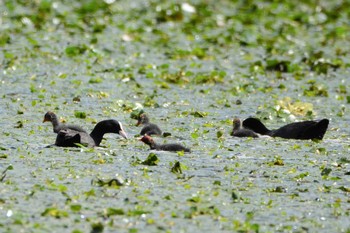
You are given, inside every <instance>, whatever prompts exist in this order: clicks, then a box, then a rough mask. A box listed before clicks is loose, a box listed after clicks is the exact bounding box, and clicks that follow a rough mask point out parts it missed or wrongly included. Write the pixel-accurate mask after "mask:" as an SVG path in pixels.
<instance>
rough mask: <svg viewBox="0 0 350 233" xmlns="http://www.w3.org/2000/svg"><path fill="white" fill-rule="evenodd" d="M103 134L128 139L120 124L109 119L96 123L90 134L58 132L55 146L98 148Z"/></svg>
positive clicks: (68, 130)
mask: <svg viewBox="0 0 350 233" xmlns="http://www.w3.org/2000/svg"><path fill="white" fill-rule="evenodd" d="M105 133H117V134H119V135H120V136H122V137H123V138H126V139H127V138H128V137H127V135H126V133H125V131H124V130H123V126H122V124H121V123H120V122H118V121H116V120H112V119H111V120H104V121H100V122H98V123H97V124H96V126H95V128H94V129H93V130H92V132H91V133H90V134H88V133H86V132H81V131H76V130H73V129H63V130H60V131H59V132H58V134H57V137H56V142H55V145H56V146H62V147H77V146H78V145H77V144H81V145H84V146H88V147H94V146H99V145H100V143H101V141H102V138H103V135H104V134H105Z"/></svg>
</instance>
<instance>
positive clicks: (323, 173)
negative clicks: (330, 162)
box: [321, 168, 332, 176]
mask: <svg viewBox="0 0 350 233" xmlns="http://www.w3.org/2000/svg"><path fill="white" fill-rule="evenodd" d="M331 172H332V169H331V168H325V169H323V170H322V171H321V176H328V175H329V174H330V173H331Z"/></svg>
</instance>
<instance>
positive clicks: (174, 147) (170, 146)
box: [140, 135, 191, 152]
mask: <svg viewBox="0 0 350 233" xmlns="http://www.w3.org/2000/svg"><path fill="white" fill-rule="evenodd" d="M140 141H142V142H144V143H145V144H147V145H149V147H150V148H151V150H163V151H175V152H177V151H184V152H191V150H190V149H189V148H186V147H184V146H182V145H180V144H177V143H169V144H158V143H156V142H155V141H154V140H153V138H151V137H150V136H149V135H144V136H143V137H142V138H141V139H140Z"/></svg>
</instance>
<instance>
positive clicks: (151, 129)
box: [136, 113, 162, 135]
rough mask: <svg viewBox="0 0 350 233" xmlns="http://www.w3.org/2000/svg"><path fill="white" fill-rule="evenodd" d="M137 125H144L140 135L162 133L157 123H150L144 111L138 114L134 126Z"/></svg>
mask: <svg viewBox="0 0 350 233" xmlns="http://www.w3.org/2000/svg"><path fill="white" fill-rule="evenodd" d="M139 125H144V127H143V128H142V130H141V132H140V135H145V134H147V135H162V130H161V129H160V128H159V127H158V125H156V124H153V123H150V121H149V118H148V116H147V115H146V114H145V113H142V114H140V115H139V117H138V119H137V124H136V126H139Z"/></svg>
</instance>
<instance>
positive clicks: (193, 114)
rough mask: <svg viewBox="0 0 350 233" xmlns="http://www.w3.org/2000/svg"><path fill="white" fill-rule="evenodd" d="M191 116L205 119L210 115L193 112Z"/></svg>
mask: <svg viewBox="0 0 350 233" xmlns="http://www.w3.org/2000/svg"><path fill="white" fill-rule="evenodd" d="M190 115H192V116H194V117H200V118H202V117H205V116H207V115H208V113H206V112H199V111H195V112H191V113H190Z"/></svg>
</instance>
